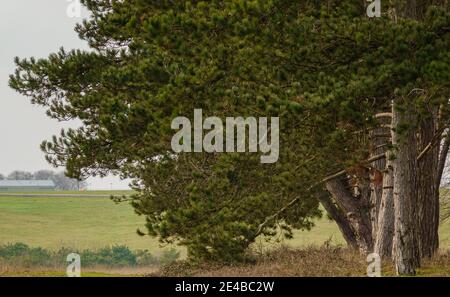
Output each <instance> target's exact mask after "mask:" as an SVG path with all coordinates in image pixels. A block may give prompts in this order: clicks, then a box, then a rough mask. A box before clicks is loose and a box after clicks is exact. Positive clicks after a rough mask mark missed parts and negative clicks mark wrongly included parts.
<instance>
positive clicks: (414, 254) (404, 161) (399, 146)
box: [392, 100, 420, 275]
mask: <svg viewBox="0 0 450 297" xmlns="http://www.w3.org/2000/svg"><path fill="white" fill-rule="evenodd" d="M406 104H407V103H406ZM393 105H394V106H393V112H392V113H393V117H392V125H393V127H394V129H395V130H394V131H393V133H392V143H393V145H394V146H395V148H396V155H395V159H394V161H393V168H394V211H395V215H394V222H395V233H394V252H395V267H396V271H397V274H408V275H414V274H415V271H416V268H417V267H419V266H420V248H419V236H418V235H419V232H418V231H419V230H418V227H419V226H418V224H417V222H418V220H417V219H416V215H417V213H416V211H415V207H416V206H417V202H418V201H417V179H416V174H417V159H416V155H417V149H416V148H417V139H416V133H415V131H414V129H412V128H411V124H412V123H415V121H416V115H415V113H414V110H413V109H412V108H411V107H410V106H409V105H408V106H407V108H406V110H405V109H404V110H401V106H400V104H399V102H398V101H397V100H395V101H394V104H393ZM403 107H404V106H403Z"/></svg>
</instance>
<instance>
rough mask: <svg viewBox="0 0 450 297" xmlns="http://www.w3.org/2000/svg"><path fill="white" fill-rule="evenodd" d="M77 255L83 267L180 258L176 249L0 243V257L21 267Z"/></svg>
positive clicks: (162, 262) (44, 264) (62, 263)
mask: <svg viewBox="0 0 450 297" xmlns="http://www.w3.org/2000/svg"><path fill="white" fill-rule="evenodd" d="M74 252H75V253H77V254H79V255H80V258H81V262H82V265H83V266H84V267H94V266H108V267H134V266H153V265H155V266H156V265H158V266H159V265H167V264H170V263H172V262H174V261H176V260H178V259H179V257H180V253H179V252H178V251H176V250H175V249H173V248H172V249H166V250H164V251H163V252H162V253H161V254H160V255H159V256H155V255H152V254H151V253H150V252H149V251H147V250H137V251H132V250H130V249H129V248H128V247H127V246H123V245H121V246H113V247H105V248H102V249H98V250H81V251H74V250H71V249H68V248H60V249H58V250H57V251H50V250H46V249H43V248H41V247H36V248H32V247H29V246H28V245H26V244H23V243H15V244H6V245H1V246H0V259H1V260H4V261H6V262H7V263H11V264H16V265H21V266H24V267H39V266H41V267H52V266H54V267H60V266H65V265H67V262H66V258H67V255H69V254H71V253H74Z"/></svg>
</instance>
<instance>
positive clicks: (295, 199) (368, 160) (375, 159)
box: [253, 153, 386, 238]
mask: <svg viewBox="0 0 450 297" xmlns="http://www.w3.org/2000/svg"><path fill="white" fill-rule="evenodd" d="M385 158H386V154H385V153H383V154H379V155H376V156H373V157H371V158H369V159H367V160H365V161H364V162H363V164H369V163H372V162H375V161H378V160H381V159H385ZM346 173H347V170H346V169H344V170H341V171H338V172H336V173H334V174H332V175H329V176H327V177H325V178H324V179H322V180H320V181H319V182H317V183H315V184H313V185H311V186H310V187H308V188H307V189H306V192H309V191H311V190H313V189H314V188H315V187H317V186H319V185H321V184H323V183H326V182H327V181H330V180H333V179H335V178H338V177H340V176H342V175H345V174H346ZM299 200H300V197H296V198H294V199H292V200H291V201H290V202H289V203H288V204H286V205H285V206H283V207H282V208H281V209H280V210H278V211H277V212H276V213H274V214H273V215H271V216H268V217H267V218H266V219H265V220H264V222H262V223H261V224H259V226H258V229H257V231H256V233H255V235H254V237H253V238H256V237H258V236H259V235H260V234H261V233H262V230H263V229H264V227H265V226H266V225H267V224H268V223H269V222H270V221H272V220H273V219H275V218H276V217H278V216H279V215H280V214H282V213H283V212H284V211H285V210H286V209H288V208H289V207H291V206H292V205H294V204H295V203H297V201H299Z"/></svg>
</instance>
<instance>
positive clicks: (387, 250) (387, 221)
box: [374, 154, 394, 258]
mask: <svg viewBox="0 0 450 297" xmlns="http://www.w3.org/2000/svg"><path fill="white" fill-rule="evenodd" d="M393 190H394V173H393V167H392V160H391V157H390V154H389V155H388V157H387V162H386V169H385V170H384V172H383V193H382V198H381V205H380V210H379V213H378V220H377V223H378V227H377V233H376V236H375V244H374V252H375V253H377V254H378V255H380V257H382V258H390V257H392V245H393V238H394V192H393Z"/></svg>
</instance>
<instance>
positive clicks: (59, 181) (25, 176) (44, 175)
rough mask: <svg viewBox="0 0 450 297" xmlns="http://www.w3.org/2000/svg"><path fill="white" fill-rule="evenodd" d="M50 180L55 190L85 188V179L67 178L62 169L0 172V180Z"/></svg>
mask: <svg viewBox="0 0 450 297" xmlns="http://www.w3.org/2000/svg"><path fill="white" fill-rule="evenodd" d="M5 179H6V180H52V181H53V182H54V183H55V185H56V189H57V190H65V191H70V190H79V189H86V188H87V183H86V181H79V180H77V179H74V178H69V177H67V176H66V175H65V173H64V172H63V171H61V172H55V171H52V170H39V171H36V172H34V173H32V172H28V171H20V170H15V171H13V172H11V173H10V174H9V175H7V176H4V175H3V174H0V180H5Z"/></svg>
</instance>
